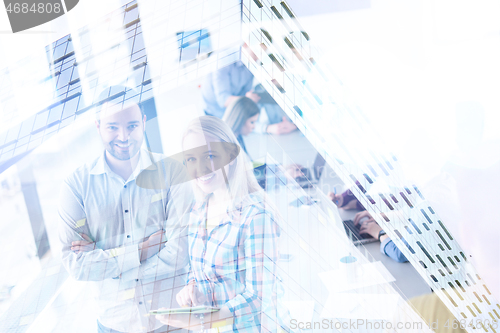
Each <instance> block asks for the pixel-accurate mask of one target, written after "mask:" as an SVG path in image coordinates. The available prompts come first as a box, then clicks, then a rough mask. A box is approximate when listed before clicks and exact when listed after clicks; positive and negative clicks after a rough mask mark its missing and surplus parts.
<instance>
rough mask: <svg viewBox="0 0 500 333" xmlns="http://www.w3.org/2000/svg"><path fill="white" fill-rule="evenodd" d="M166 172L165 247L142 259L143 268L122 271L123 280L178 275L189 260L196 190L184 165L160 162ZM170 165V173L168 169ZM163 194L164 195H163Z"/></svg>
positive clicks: (141, 266)
mask: <svg viewBox="0 0 500 333" xmlns="http://www.w3.org/2000/svg"><path fill="white" fill-rule="evenodd" d="M159 166H160V168H161V169H163V170H164V172H165V174H170V175H171V176H170V177H166V179H168V183H169V184H173V185H171V186H168V189H167V190H165V196H164V198H165V202H164V207H165V216H166V221H165V227H164V230H165V235H166V239H167V242H166V244H165V247H164V248H163V249H161V250H160V251H159V252H158V253H157V254H155V255H153V256H151V257H150V258H149V259H147V260H146V261H144V262H142V264H141V265H140V267H139V268H137V269H132V270H131V271H130V272H126V273H124V274H122V278H123V279H136V278H139V279H150V278H155V277H156V276H165V275H167V276H168V275H174V274H176V273H181V272H183V269H184V268H186V267H187V265H188V263H189V258H188V242H187V232H188V228H187V227H188V223H189V215H190V214H189V213H190V210H191V206H192V204H193V199H194V197H193V191H192V186H191V184H190V182H189V178H188V175H187V174H186V170H185V169H184V167H183V166H182V165H181V164H179V163H176V162H174V161H168V162H166V163H163V164H160V165H159ZM166 167H169V168H170V170H169V171H170V172H167V170H165V169H164V168H166ZM162 197H163V196H162Z"/></svg>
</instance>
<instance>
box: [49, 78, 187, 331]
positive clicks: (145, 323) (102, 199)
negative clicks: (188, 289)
mask: <svg viewBox="0 0 500 333" xmlns="http://www.w3.org/2000/svg"><path fill="white" fill-rule="evenodd" d="M139 97H140V95H139V94H138V93H137V92H134V91H133V90H131V89H129V88H126V87H123V86H118V87H116V86H115V87H111V88H108V89H106V90H105V91H103V93H101V95H99V99H98V102H97V103H96V104H97V110H96V112H97V113H96V121H95V125H96V128H97V132H98V133H99V136H100V137H101V140H102V143H103V146H104V150H103V152H102V153H101V155H100V156H99V157H98V158H96V159H95V160H93V161H90V162H89V163H87V164H85V165H83V166H81V167H79V168H78V169H76V170H75V171H74V172H73V173H72V174H71V175H70V176H69V177H67V179H66V180H65V182H64V183H63V185H62V188H61V193H60V202H59V211H58V213H59V238H60V240H61V244H62V262H63V265H64V267H65V268H66V270H67V271H68V273H69V274H70V276H72V277H73V278H74V279H76V280H78V281H88V283H89V285H90V286H91V288H92V290H93V292H94V294H95V297H96V300H97V305H98V306H97V310H98V311H97V318H98V319H97V326H98V332H99V333H114V332H151V331H154V330H155V329H157V328H159V327H160V326H162V324H161V323H160V322H159V321H156V320H155V319H154V317H152V316H148V313H149V311H150V310H151V309H156V308H158V307H160V306H164V305H166V304H169V302H170V300H167V299H165V297H160V293H158V292H156V293H153V292H152V291H147V290H149V289H148V288H149V286H151V285H152V284H154V283H155V281H162V280H164V279H167V278H172V277H173V276H175V275H176V274H179V273H178V272H179V271H181V272H182V270H186V269H187V268H186V266H187V263H188V261H187V259H188V258H187V249H186V245H184V243H183V242H184V241H186V242H187V235H186V234H185V231H186V226H187V223H185V222H184V220H183V219H184V217H187V216H188V214H186V213H187V212H188V207H189V205H190V204H191V200H192V198H191V195H190V194H191V193H192V190H191V189H190V187H189V185H187V183H185V182H183V179H185V178H186V177H185V175H186V174H185V169H184V167H183V166H182V164H181V163H178V162H175V161H173V160H168V159H162V156H161V155H160V154H154V153H151V152H149V151H147V150H145V149H143V148H142V145H143V142H144V138H145V128H146V116H145V115H144V112H143V111H142V109H141V107H140V105H139V104H138V99H139ZM82 144H83V143H82ZM158 161H161V162H162V163H158ZM147 173H149V175H150V176H151V177H150V178H152V179H153V180H154V182H155V183H161V184H158V186H156V188H144V187H142V186H139V185H140V184H138V183H137V182H136V179H137V177H138V176H139V175H144V174H147ZM143 178H144V177H143ZM160 179H161V181H160ZM175 184H178V185H175ZM160 185H162V186H160Z"/></svg>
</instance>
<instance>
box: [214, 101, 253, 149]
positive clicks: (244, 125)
mask: <svg viewBox="0 0 500 333" xmlns="http://www.w3.org/2000/svg"><path fill="white" fill-rule="evenodd" d="M259 114H260V110H259V107H258V106H257V104H255V103H254V102H253V101H252V100H251V99H250V98H248V97H240V98H238V99H236V100H235V101H233V102H232V103H231V104H230V105H229V106H228V107H227V109H226V112H225V113H224V117H223V118H222V119H223V120H224V121H225V122H226V124H228V125H229V127H230V128H231V129H232V130H233V133H234V134H235V135H236V138H237V139H238V143H239V144H240V146H241V148H243V151H245V153H246V154H247V155H248V152H247V149H246V147H245V142H244V141H243V136H245V135H248V134H250V133H252V132H253V130H254V129H255V123H256V122H257V120H258V119H259Z"/></svg>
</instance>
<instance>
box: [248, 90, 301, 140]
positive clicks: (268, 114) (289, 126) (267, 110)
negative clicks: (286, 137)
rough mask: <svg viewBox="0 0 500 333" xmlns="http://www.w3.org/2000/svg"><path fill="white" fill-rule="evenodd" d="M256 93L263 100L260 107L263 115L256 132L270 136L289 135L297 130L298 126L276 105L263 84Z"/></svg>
mask: <svg viewBox="0 0 500 333" xmlns="http://www.w3.org/2000/svg"><path fill="white" fill-rule="evenodd" d="M254 90H255V92H256V93H257V94H259V96H261V97H262V98H261V99H260V103H259V106H260V107H261V111H262V112H261V114H260V117H259V121H258V122H257V125H256V128H255V132H257V133H261V134H263V133H268V134H278V135H280V134H287V133H290V132H293V131H295V130H296V129H297V126H295V124H294V123H293V122H291V121H290V119H289V118H288V117H287V116H286V114H285V112H284V111H283V110H282V109H281V107H280V106H279V105H278V104H276V102H275V101H274V100H273V98H272V97H271V95H269V94H268V93H267V92H266V91H265V89H264V87H263V86H262V85H261V84H258V85H256V86H255V89H254Z"/></svg>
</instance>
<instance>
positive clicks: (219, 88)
mask: <svg viewBox="0 0 500 333" xmlns="http://www.w3.org/2000/svg"><path fill="white" fill-rule="evenodd" d="M212 84H213V88H214V94H215V100H216V101H217V104H218V105H219V107H221V108H225V107H226V106H225V104H226V101H227V99H228V98H229V97H231V96H233V94H232V91H231V66H227V67H224V68H221V69H219V70H218V71H217V72H215V73H214V74H213V77H212Z"/></svg>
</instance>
